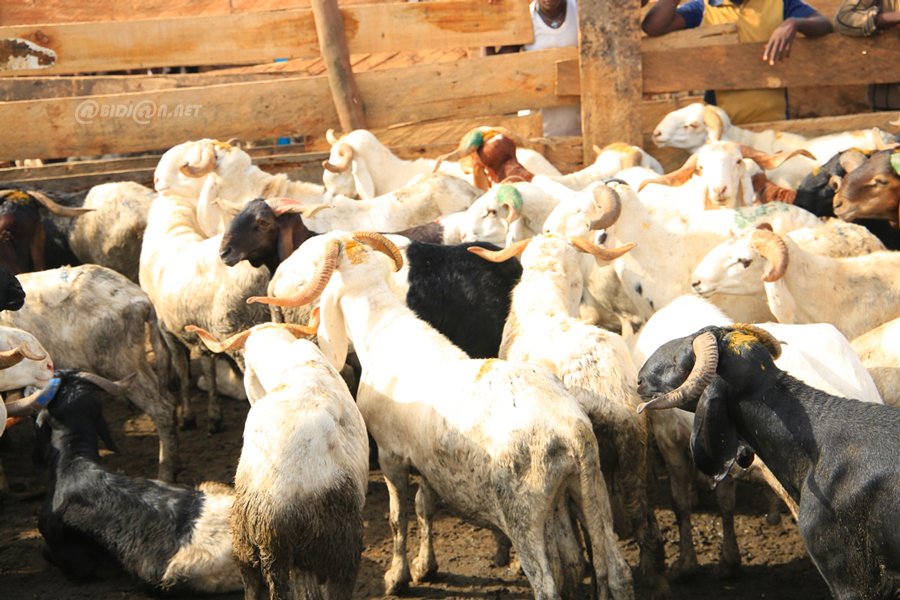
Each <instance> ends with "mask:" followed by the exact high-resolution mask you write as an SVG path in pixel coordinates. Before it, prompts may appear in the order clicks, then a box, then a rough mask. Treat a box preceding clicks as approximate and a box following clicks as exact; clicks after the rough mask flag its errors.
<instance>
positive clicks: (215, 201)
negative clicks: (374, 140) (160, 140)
mask: <svg viewBox="0 0 900 600" xmlns="http://www.w3.org/2000/svg"><path fill="white" fill-rule="evenodd" d="M153 186H154V188H155V189H156V191H157V192H159V193H165V194H166V195H168V196H175V197H179V198H182V199H185V200H189V201H191V202H192V203H193V204H194V206H195V207H196V211H197V227H198V229H199V231H201V232H202V233H203V235H204V237H212V236H214V235H218V234H222V233H224V232H225V228H226V227H227V225H228V222H229V221H230V220H231V218H232V217H234V215H236V214H237V213H239V212H240V211H241V209H242V208H243V207H244V205H245V204H246V203H247V202H249V201H250V200H253V199H254V198H259V197H263V198H272V197H289V198H293V199H295V200H296V201H297V202H300V203H309V204H317V203H321V202H323V201H325V200H323V198H325V199H327V198H330V194H327V193H326V191H325V188H324V187H322V186H321V185H317V184H314V183H307V182H305V181H291V180H290V179H288V176H287V175H286V174H284V173H280V174H277V175H272V174H269V173H266V172H265V171H263V170H262V169H260V168H259V167H257V166H256V165H254V164H253V162H252V158H251V157H250V155H249V154H247V153H246V152H245V151H244V150H242V149H241V148H240V147H238V146H236V145H234V144H232V143H230V142H220V141H218V140H212V139H202V140H196V141H189V142H184V143H182V144H178V145H177V146H173V147H172V148H170V149H168V150H167V151H166V152H165V153H163V155H162V156H161V157H160V159H159V163H157V165H156V170H155V171H154V173H153Z"/></svg>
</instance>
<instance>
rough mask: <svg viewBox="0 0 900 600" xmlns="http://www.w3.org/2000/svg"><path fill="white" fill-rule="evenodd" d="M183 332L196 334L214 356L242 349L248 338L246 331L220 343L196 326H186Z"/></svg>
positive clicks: (247, 331) (248, 333) (248, 334)
mask: <svg viewBox="0 0 900 600" xmlns="http://www.w3.org/2000/svg"><path fill="white" fill-rule="evenodd" d="M184 330H185V331H187V332H189V333H196V334H197V337H199V338H200V340H201V341H202V342H203V345H204V346H206V347H207V348H209V349H210V351H212V352H215V353H216V354H218V353H220V352H228V351H229V350H240V349H241V348H243V347H244V343H246V341H247V338H248V337H250V330H249V329H247V330H246V331H241V332H240V333H236V334H234V335H232V336H231V337H229V338H228V339H226V340H225V341H223V342H220V341H219V340H218V339H217V338H216V336H214V335H213V334H211V333H210V332H208V331H206V330H205V329H202V328H200V327H197V326H196V325H187V326H186V327H185V328H184Z"/></svg>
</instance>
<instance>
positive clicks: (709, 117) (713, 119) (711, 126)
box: [703, 104, 725, 142]
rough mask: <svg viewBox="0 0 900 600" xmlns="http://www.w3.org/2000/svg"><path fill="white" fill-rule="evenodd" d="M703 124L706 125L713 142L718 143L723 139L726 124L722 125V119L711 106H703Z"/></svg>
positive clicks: (708, 135) (707, 133) (707, 132)
mask: <svg viewBox="0 0 900 600" xmlns="http://www.w3.org/2000/svg"><path fill="white" fill-rule="evenodd" d="M703 124H704V125H706V135H707V137H708V138H709V140H710V141H711V142H718V141H719V140H721V139H722V134H723V133H724V131H725V124H724V123H722V117H720V116H719V113H718V112H716V109H715V108H713V107H712V106H711V105H709V104H706V105H704V106H703Z"/></svg>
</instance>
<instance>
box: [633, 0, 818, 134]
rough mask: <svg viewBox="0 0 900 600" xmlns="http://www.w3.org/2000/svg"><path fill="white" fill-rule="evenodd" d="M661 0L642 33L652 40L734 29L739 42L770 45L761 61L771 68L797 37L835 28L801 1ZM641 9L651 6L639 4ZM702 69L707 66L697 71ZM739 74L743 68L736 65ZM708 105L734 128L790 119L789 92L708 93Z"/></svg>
mask: <svg viewBox="0 0 900 600" xmlns="http://www.w3.org/2000/svg"><path fill="white" fill-rule="evenodd" d="M680 2H681V0H658V1H657V2H656V4H655V5H654V6H653V7H652V8H651V9H650V10H649V11H648V12H647V15H646V16H645V17H644V20H643V22H642V23H641V28H642V29H643V30H644V31H645V32H646V33H647V35H650V36H657V35H663V34H665V33H669V32H670V31H678V30H679V29H690V28H693V27H700V26H705V25H721V24H725V23H735V24H736V25H737V34H738V40H739V41H740V42H742V43H743V42H767V44H766V47H765V49H764V51H763V55H762V59H763V60H764V61H766V62H768V63H769V64H770V65H774V64H775V63H779V62H781V61H782V60H784V59H786V58H788V57H789V56H790V54H791V46H792V44H793V42H794V37H796V35H797V33H802V34H803V35H804V36H806V37H808V38H815V37H820V36H823V35H825V34H827V33H830V32H831V22H830V21H829V20H828V19H827V18H826V17H824V16H822V15H821V14H820V13H819V12H818V11H816V9H814V8H813V7H811V6H810V5H808V4H806V3H805V2H803V0H689V1H688V2H685V3H684V4H683V5H681V6H678V5H679V3H680ZM641 3H642V5H643V4H646V3H647V0H641ZM696 67H697V68H699V69H702V68H703V65H696ZM735 69H740V65H735ZM705 100H706V101H707V102H708V103H709V104H716V105H718V106H719V107H721V108H722V109H723V110H725V112H726V113H728V116H729V117H730V118H731V122H732V123H735V124H739V123H753V122H759V121H778V120H781V119H786V118H789V115H788V111H787V90H784V89H781V88H774V89H773V88H770V89H762V90H727V91H724V90H723V91H707V92H706V96H705Z"/></svg>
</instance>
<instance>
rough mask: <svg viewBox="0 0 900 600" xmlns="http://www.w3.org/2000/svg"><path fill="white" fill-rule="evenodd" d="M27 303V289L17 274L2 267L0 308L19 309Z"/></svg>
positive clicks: (0, 268) (0, 272)
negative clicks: (17, 277) (24, 288)
mask: <svg viewBox="0 0 900 600" xmlns="http://www.w3.org/2000/svg"><path fill="white" fill-rule="evenodd" d="M24 304H25V290H23V289H22V284H21V283H19V280H18V279H16V276H15V275H13V274H12V273H10V272H9V271H7V270H6V269H4V268H3V267H0V310H19V309H20V308H22V306H23V305H24Z"/></svg>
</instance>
